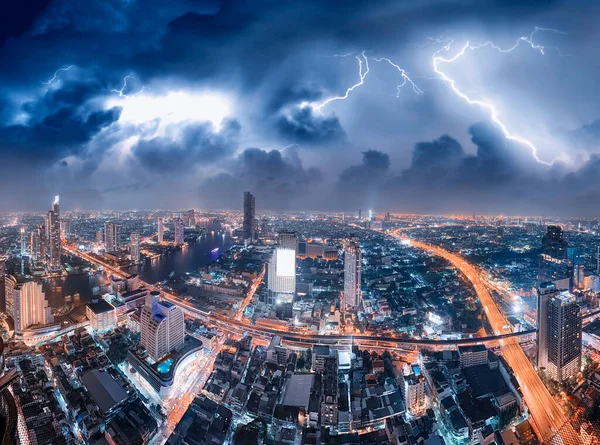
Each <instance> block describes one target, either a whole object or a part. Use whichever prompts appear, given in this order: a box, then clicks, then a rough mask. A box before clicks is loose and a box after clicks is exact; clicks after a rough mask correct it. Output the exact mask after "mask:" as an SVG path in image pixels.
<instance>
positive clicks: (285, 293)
mask: <svg viewBox="0 0 600 445" xmlns="http://www.w3.org/2000/svg"><path fill="white" fill-rule="evenodd" d="M297 250H298V236H297V235H296V233H295V232H280V233H279V243H278V245H277V247H276V248H275V250H274V251H273V254H272V255H271V259H270V260H269V268H268V280H267V287H268V291H269V302H270V303H271V304H283V303H291V302H292V301H293V300H294V295H295V294H296V253H297Z"/></svg>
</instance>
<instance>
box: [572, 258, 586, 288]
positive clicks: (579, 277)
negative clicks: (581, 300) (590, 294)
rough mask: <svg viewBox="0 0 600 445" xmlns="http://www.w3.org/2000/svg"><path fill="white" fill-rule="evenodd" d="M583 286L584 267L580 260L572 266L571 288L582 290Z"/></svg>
mask: <svg viewBox="0 0 600 445" xmlns="http://www.w3.org/2000/svg"><path fill="white" fill-rule="evenodd" d="M584 286H585V265H584V262H583V260H582V259H581V258H578V259H577V260H576V261H575V265H574V266H573V288H576V289H583V288H584Z"/></svg>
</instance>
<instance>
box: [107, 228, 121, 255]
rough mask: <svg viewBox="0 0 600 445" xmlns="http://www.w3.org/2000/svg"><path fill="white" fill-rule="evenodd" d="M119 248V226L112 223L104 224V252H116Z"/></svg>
mask: <svg viewBox="0 0 600 445" xmlns="http://www.w3.org/2000/svg"><path fill="white" fill-rule="evenodd" d="M120 246H121V226H120V225H119V224H117V223H114V222H108V223H106V224H104V250H105V251H106V252H116V251H117V250H119V247H120Z"/></svg>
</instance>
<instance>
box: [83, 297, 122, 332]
mask: <svg viewBox="0 0 600 445" xmlns="http://www.w3.org/2000/svg"><path fill="white" fill-rule="evenodd" d="M85 315H86V317H87V318H88V320H89V321H90V326H91V327H92V329H94V330H95V331H99V332H104V331H108V330H110V329H114V328H115V327H116V326H117V312H116V309H115V308H114V306H112V305H111V304H110V303H108V302H107V301H105V300H100V301H98V302H95V303H89V304H88V305H87V306H86V307H85Z"/></svg>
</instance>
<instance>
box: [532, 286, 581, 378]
mask: <svg viewBox="0 0 600 445" xmlns="http://www.w3.org/2000/svg"><path fill="white" fill-rule="evenodd" d="M538 302H539V303H538V304H539V306H538V368H545V370H546V375H547V376H548V377H550V378H551V379H553V380H556V381H559V382H561V381H563V380H566V379H569V378H571V377H575V376H576V375H577V373H578V372H579V370H580V368H581V350H582V321H581V310H580V308H579V305H578V304H577V302H576V300H575V297H574V296H573V295H572V294H571V293H570V292H568V291H562V292H558V291H556V289H555V288H554V287H553V286H552V284H551V283H543V284H541V285H540V287H539V288H538Z"/></svg>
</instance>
